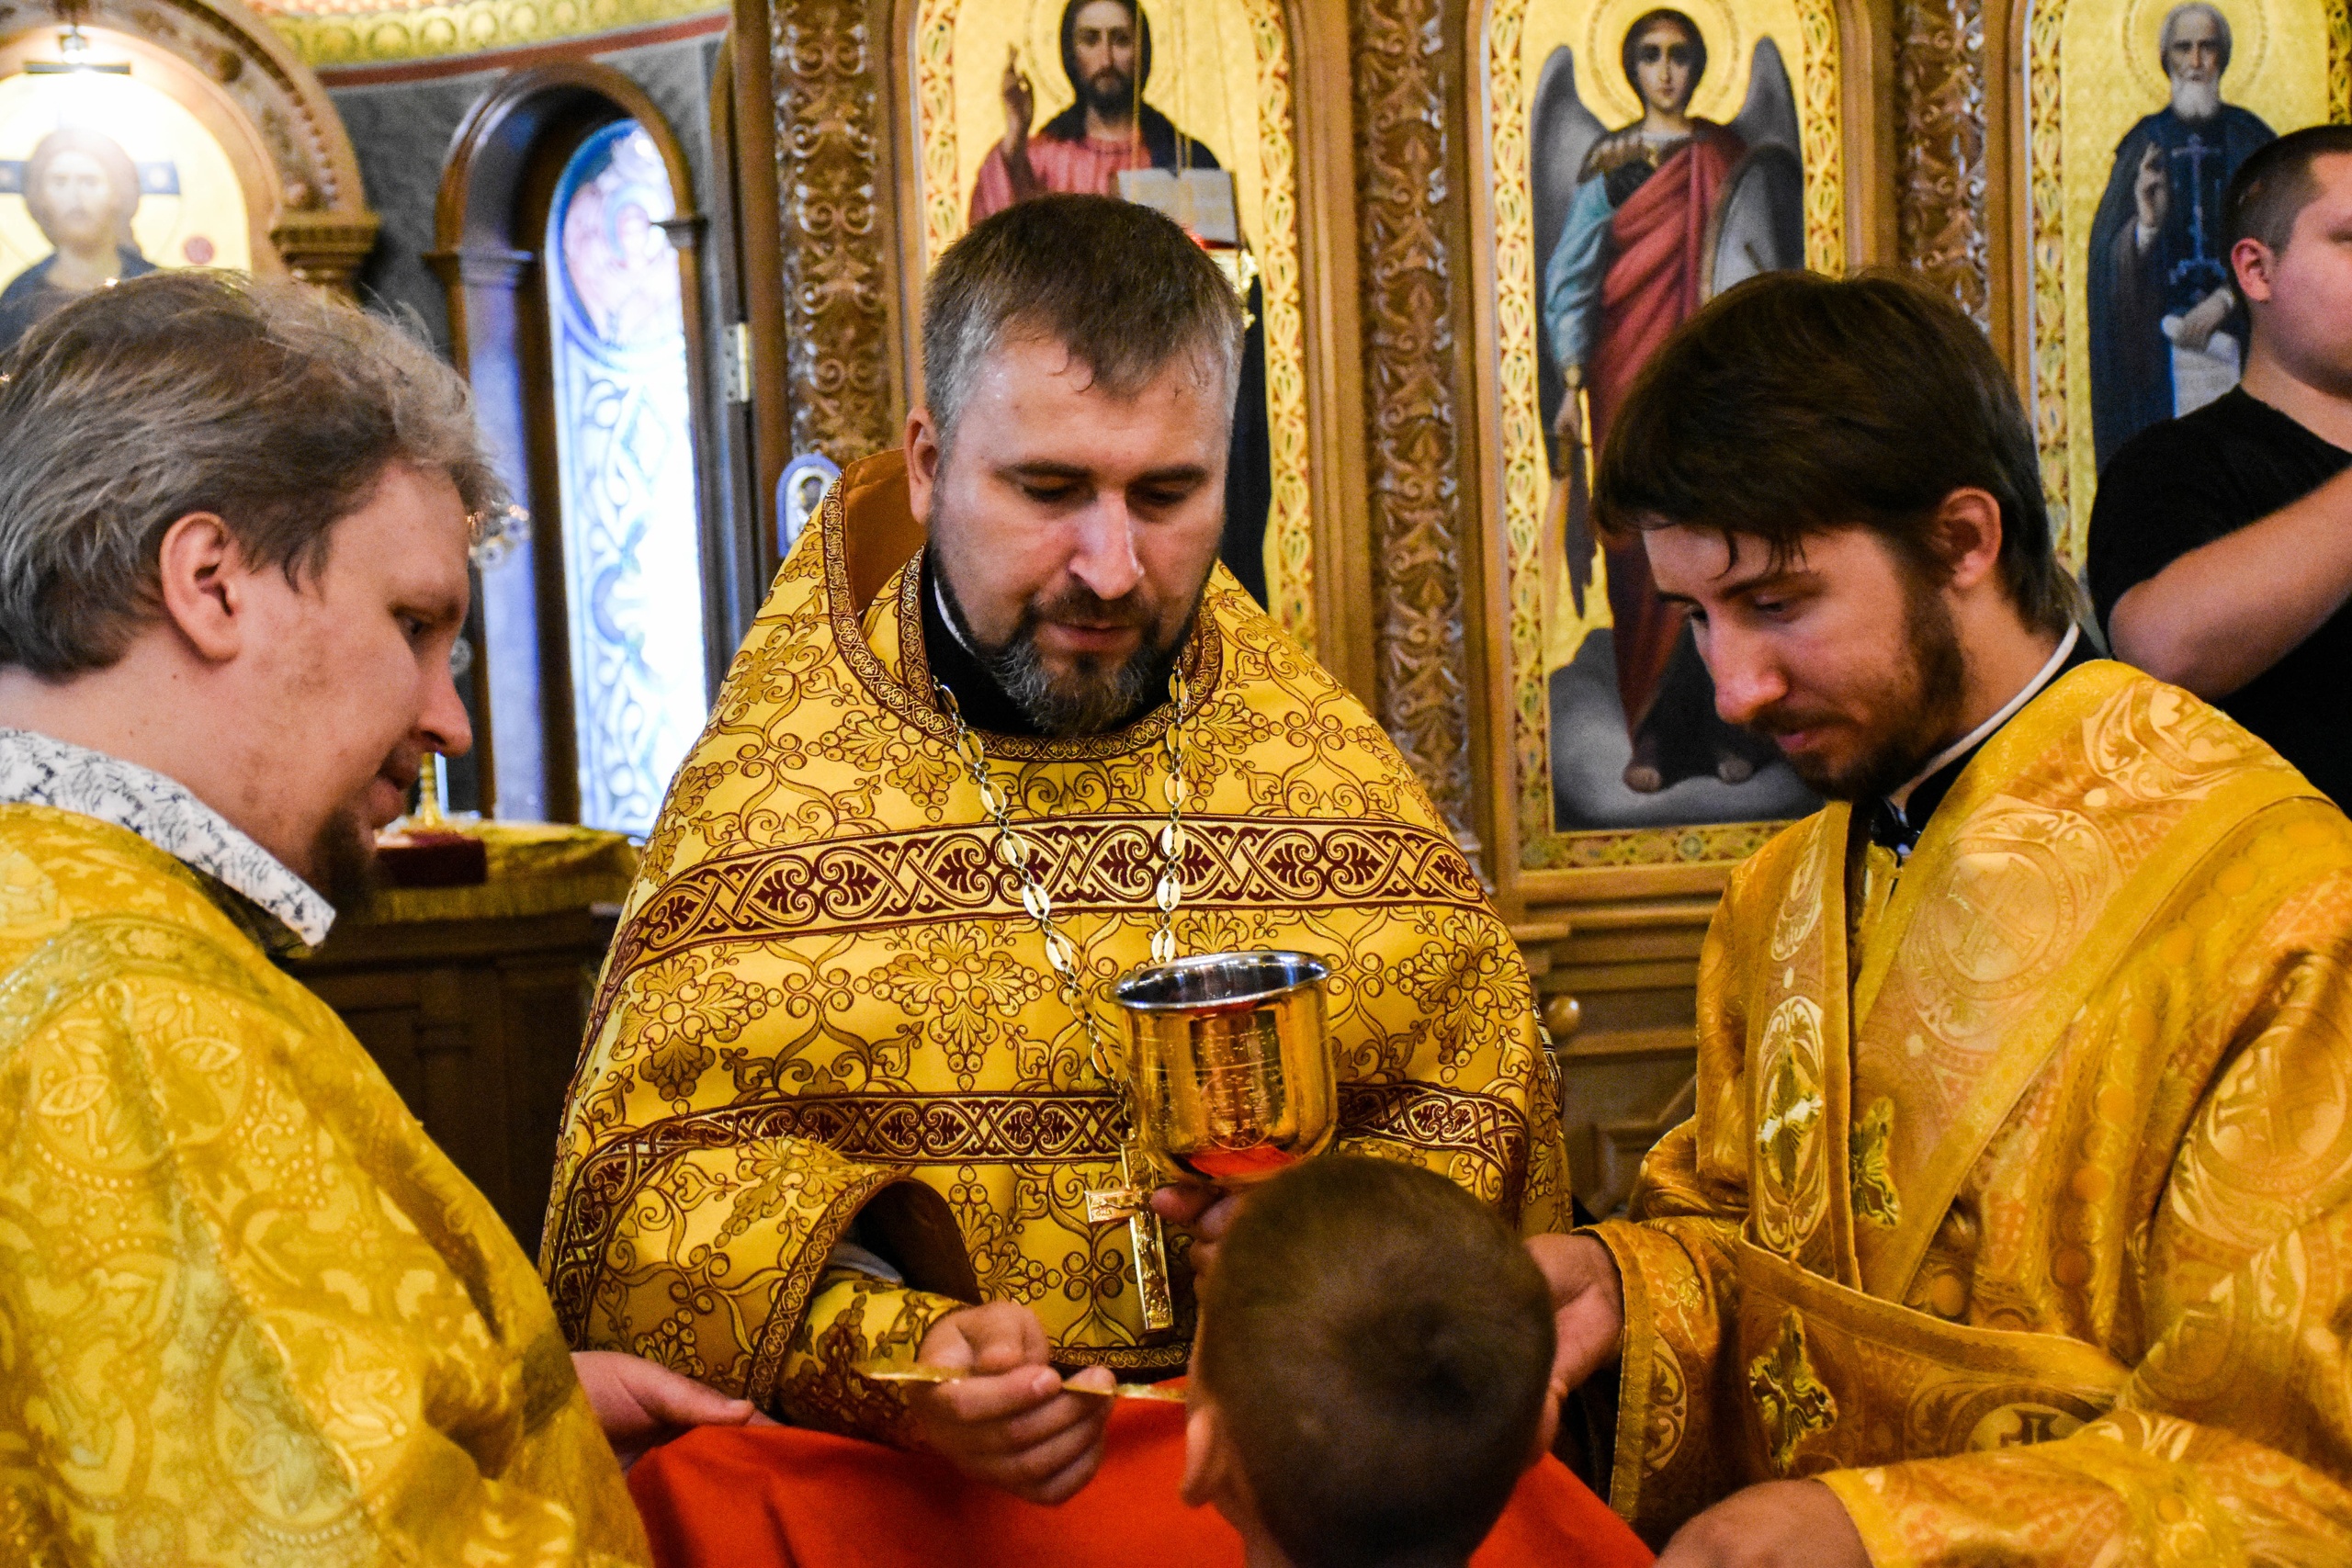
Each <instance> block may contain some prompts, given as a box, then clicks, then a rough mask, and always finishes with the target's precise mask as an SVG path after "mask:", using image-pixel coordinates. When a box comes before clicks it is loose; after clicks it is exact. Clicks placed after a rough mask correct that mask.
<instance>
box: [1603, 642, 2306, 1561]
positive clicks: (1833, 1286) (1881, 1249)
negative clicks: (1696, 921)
mask: <svg viewBox="0 0 2352 1568" xmlns="http://www.w3.org/2000/svg"><path fill="white" fill-rule="evenodd" d="M1860 838H1861V835H1860V832H1859V831H1857V830H1855V829H1854V828H1853V824H1852V822H1851V814H1850V812H1849V809H1848V808H1847V807H1843V806H1834V807H1830V808H1829V809H1827V810H1826V811H1824V812H1822V813H1821V814H1819V815H1818V816H1815V817H1814V818H1808V819H1807V820H1805V821H1804V822H1801V823H1798V824H1796V825H1795V826H1794V827H1792V828H1791V829H1788V830H1787V831H1786V832H1784V833H1782V834H1781V835H1780V837H1778V838H1776V839H1775V840H1773V841H1772V842H1771V843H1770V845H1768V846H1767V847H1766V848H1765V849H1764V850H1762V851H1761V852H1758V854H1757V856H1756V857H1755V858H1754V859H1753V860H1752V861H1750V862H1749V863H1747V864H1746V865H1744V866H1743V867H1742V868H1741V869H1740V871H1739V872H1738V874H1736V876H1735V877H1734V879H1733V882H1732V886H1731V888H1730V890H1729V892H1728V893H1727V894H1726V896H1725V898H1724V907H1723V908H1722V910H1721V911H1720V912H1719V913H1718V915H1717V917H1716V919H1715V923H1714V926H1713V930H1712V931H1710V932H1709V935H1708V940H1707V944H1706V948H1705V951H1704V953H1703V955H1702V960H1701V967H1700V991H1699V1004H1700V1015H1699V1087H1698V1107H1697V1114H1696V1115H1695V1116H1694V1117H1693V1118H1692V1120H1691V1122H1687V1123H1685V1124H1684V1125H1683V1126H1681V1127H1679V1128H1678V1129H1677V1130H1676V1131H1674V1132H1673V1133H1671V1134H1668V1136H1667V1137H1666V1139H1665V1140H1664V1141H1662V1142H1661V1143H1660V1145H1658V1147H1657V1149H1656V1150H1655V1151H1654V1152H1653V1153H1652V1154H1651V1156H1650V1157H1649V1159H1648V1161H1647V1162H1646V1163H1645V1165H1644V1167H1643V1172H1642V1178H1641V1180H1640V1182H1639V1184H1638V1185H1637V1187H1636V1189H1635V1191H1634V1199H1633V1203H1632V1211H1631V1213H1632V1217H1631V1218H1630V1219H1629V1220H1626V1221H1612V1222H1610V1223H1608V1224H1603V1225H1601V1226H1600V1227H1598V1228H1597V1232H1596V1234H1598V1235H1600V1237H1601V1239H1602V1240H1603V1241H1604V1242H1606V1243H1607V1245H1608V1246H1609V1247H1610V1249H1611V1252H1612V1253H1613V1254H1614V1255H1615V1257H1616V1258H1617V1260H1618V1264H1619V1267H1620V1269H1621V1270H1622V1271H1623V1276H1624V1280H1625V1302H1626V1337H1625V1355H1624V1362H1623V1372H1622V1374H1621V1388H1620V1399H1621V1404H1620V1419H1619V1425H1618V1437H1617V1452H1616V1463H1615V1473H1614V1477H1613V1491H1612V1499H1611V1500H1612V1501H1613V1502H1614V1503H1616V1504H1617V1506H1619V1508H1620V1510H1621V1511H1623V1512H1624V1513H1626V1514H1627V1516H1628V1517H1631V1518H1632V1519H1633V1520H1634V1523H1635V1526H1636V1528H1637V1529H1641V1530H1642V1531H1644V1533H1645V1534H1647V1535H1649V1536H1651V1537H1652V1538H1653V1539H1656V1538H1660V1537H1662V1536H1663V1535H1665V1534H1666V1533H1668V1532H1669V1531H1670V1530H1671V1529H1673V1527H1674V1526H1675V1525H1676V1524H1678V1523H1679V1522H1680V1521H1681V1520H1682V1519H1684V1518H1686V1517H1689V1516H1690V1515H1691V1514H1692V1513H1695V1512H1696V1511H1698V1510H1699V1509H1700V1508H1702V1507H1703V1506H1706V1505H1707V1504H1709V1503H1711V1502H1713V1501H1714V1500H1716V1499H1717V1498H1719V1497H1721V1496H1722V1495H1724V1494H1725V1493H1727V1492H1729V1491H1731V1490H1733V1489H1734V1488H1736V1487H1737V1486H1740V1485H1744V1484H1747V1483H1752V1482H1757V1481H1762V1480H1766V1479H1770V1478H1771V1477H1774V1476H1781V1475H1800V1476H1806V1475H1809V1476H1818V1477H1820V1478H1822V1479H1824V1480H1825V1481H1826V1482H1827V1483H1828V1484H1829V1485H1831V1486H1832V1487H1833V1488H1834V1489H1835V1490H1836V1491H1837V1493H1838V1496H1839V1498H1840V1499H1841V1500H1842V1501H1843V1502H1844V1503H1845V1505H1846V1506H1847V1508H1848V1510H1849V1513H1850V1514H1851V1515H1852V1516H1853V1517H1854V1520H1855V1523H1856V1524H1857V1526H1858V1527H1859V1528H1860V1530H1861V1533H1862V1537H1863V1539H1864V1540H1865V1542H1866V1543H1867V1544H1868V1546H1869V1548H1870V1550H1871V1561H1872V1562H1878V1563H1881V1564H1896V1563H1903V1564H1911V1563H1917V1564H1960V1563H1982V1562H2004V1563H2020V1564H2026V1563H2030V1564H2047V1565H2050V1568H2060V1565H2074V1564H2083V1565H2088V1564H2091V1563H2098V1564H2102V1565H2105V1564H2158V1563H2172V1562H2182V1563H2188V1562H2199V1563H2202V1562H2279V1563H2321V1562H2331V1563H2341V1562H2352V1378H2347V1374H2346V1356H2345V1337H2346V1335H2347V1334H2352V975H2347V969H2346V964H2347V961H2352V823H2347V822H2346V819H2345V818H2344V816H2343V814H2342V813H2341V812H2339V811H2337V810H2336V808H2335V807H2334V806H2332V805H2330V804H2329V803H2328V802H2327V801H2326V800H2324V798H2322V797H2321V796H2320V795H2318V794H2317V792H2315V791H2313V790H2312V787H2311V786H2310V785H2309V784H2306V783H2305V782H2304V781H2303V780H2302V779H2301V777H2300V776H2299V775H2298V774H2296V773H2294V771H2293V770H2292V769H2290V768H2289V767H2288V766H2287V765H2286V764H2285V763H2284V762H2283V761H2279V759H2278V756H2277V755H2276V754H2275V753H2273V752H2272V751H2271V750H2269V749H2268V748H2267V747H2266V746H2264V745H2263V744H2262V743H2261V742H2260V741H2258V740H2256V739H2254V738H2253V737H2251V736H2249V735H2247V734H2246V733H2245V731H2244V730H2242V729H2240V728H2238V727H2237V726H2236V725H2234V724H2233V723H2232V722H2231V721H2230V720H2229V719H2227V718H2225V717H2223V716H2222V715H2221V714H2220V713H2218V712H2216V711H2215V710H2214V709H2212V708H2211V707H2208V706H2207V705H2204V704H2202V703H2200V702H2199V701H2198V700H2197V699H2195V698H2194V697H2191V696H2189V695H2188V694H2187V693H2184V692H2181V691H2178V690H2177V689H2175V688H2173V687H2170V686H2165V685H2163V684H2161V683H2159V682H2155V681H2153V680H2150V679H2148V678H2147V677H2145V676H2143V675H2140V674H2137V673H2136V672H2133V671H2128V670H2126V669H2124V668H2123V667H2122V666H2120V665H2117V664H2111V663H2106V662H2098V663H2093V664H2087V665H2084V666H2082V667H2080V668H2078V669H2076V670H2075V671H2072V672H2070V673H2069V674H2067V675H2066V676H2064V677H2063V678H2062V679H2061V680H2059V681H2058V682H2055V683H2054V684H2052V687H2051V688H2050V689H2049V690H2048V691H2046V692H2044V693H2043V694H2041V696H2040V697H2038V698H2036V699H2035V700H2034V701H2033V702H2032V703H2031V704H2030V705H2028V706H2027V707H2026V708H2025V709H2024V710H2022V712H2020V713H2019V715H2018V716H2017V717H2016V718H2014V719H2012V720H2011V721H2010V722H2009V723H2008V724H2007V726H2006V727H2004V728H2002V729H2001V730H2000V731H1999V732H1998V733H1997V734H1996V736H1995V737H1994V739H1992V740H1991V741H1990V742H1989V743H1988V744H1987V745H1986V746H1985V749H1984V750H1983V751H1981V752H1980V753H1979V754H1978V755H1977V757H1976V759H1975V760H1974V761H1973V762H1972V763H1971V764H1970V765H1969V767H1968V768H1967V770H1966V771H1965V772H1964V773H1962V776H1961V778H1960V781H1959V783H1958V784H1956V785H1955V787H1954V788H1953V790H1952V793H1951V795H1950V796H1949V797H1947V799H1946V800H1945V801H1944V803H1943V805H1942V806H1941V807H1939V809H1938V811H1937V812H1936V814H1935V816H1934V818H1932V819H1931V820H1930V822H1929V824H1928V830H1927V832H1926V834H1925V835H1924V836H1923V837H1922V838H1921V840H1920V841H1919V845H1918V848H1917V851H1916V852H1914V853H1913V855H1912V856H1911V859H1910V861H1909V863H1908V864H1907V865H1905V867H1904V868H1903V870H1902V871H1901V874H1900V875H1899V877H1898V878H1896V879H1895V880H1894V884H1893V888H1892V892H1891V894H1890V893H1889V892H1888V891H1887V888H1886V886H1885V883H1884V878H1885V876H1886V874H1888V872H1889V870H1890V869H1891V868H1889V867H1886V866H1881V865H1875V864H1869V863H1865V856H1864V854H1863V853H1861V852H1860V850H1859V847H1858V845H1857V844H1856V842H1855V840H1860ZM1849 948H1850V949H1851V950H1852V953H1853V956H1852V958H1851V959H1850V961H1849ZM1849 976H1852V978H1851V980H1850V984H1849Z"/></svg>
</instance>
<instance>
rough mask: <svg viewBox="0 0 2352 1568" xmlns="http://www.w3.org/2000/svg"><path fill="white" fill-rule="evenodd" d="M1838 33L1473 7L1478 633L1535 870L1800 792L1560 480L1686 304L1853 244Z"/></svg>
mask: <svg viewBox="0 0 2352 1568" xmlns="http://www.w3.org/2000/svg"><path fill="white" fill-rule="evenodd" d="M1845 32H1846V29H1845V28H1843V27H1841V17H1840V16H1839V14H1838V11H1837V10H1836V9H1835V8H1833V5H1832V3H1831V0H1687V3H1684V4H1680V5H1678V6H1671V7H1660V6H1657V5H1655V4H1653V3H1652V0H1493V5H1492V8H1491V9H1490V10H1489V12H1488V13H1487V19H1486V28H1485V32H1484V38H1483V40H1482V41H1483V50H1484V64H1485V81H1484V85H1485V89H1486V100H1485V105H1484V118H1485V121H1486V125H1485V130H1486V141H1487V148H1486V151H1487V159H1488V170H1487V172H1488V173H1489V174H1490V175H1491V190H1492V197H1491V199H1492V207H1491V210H1490V211H1489V212H1488V213H1487V214H1486V217H1487V223H1488V226H1489V227H1490V230H1491V245H1492V251H1491V260H1492V266H1493V273H1492V284H1491V289H1492V292H1491V295H1490V297H1489V298H1490V299H1491V312H1492V313H1491V317H1490V321H1489V323H1488V325H1489V326H1490V329H1491V354H1492V359H1491V362H1490V367H1488V366H1482V369H1490V373H1491V375H1492V377H1493V379H1492V381H1491V382H1490V383H1489V384H1488V385H1487V387H1486V388H1484V389H1482V390H1484V391H1485V393H1486V401H1487V414H1488V420H1487V423H1488V429H1489V430H1490V431H1491V432H1492V434H1491V436H1490V438H1489V441H1488V446H1489V448H1490V450H1491V451H1492V452H1493V458H1492V459H1491V461H1492V463H1493V465H1494V467H1493V469H1492V471H1490V475H1489V479H1488V484H1489V485H1490V487H1491V488H1492V489H1493V490H1494V491H1495V497H1496V499H1495V501H1494V502H1491V503H1490V505H1489V508H1488V510H1489V513H1490V520H1491V525H1493V526H1494V527H1495V528H1496V531H1497V533H1498V536H1499V540H1500V544H1501V555H1502V559H1503V562H1504V570H1503V572H1502V573H1501V583H1500V587H1501V604H1499V605H1498V609H1499V610H1500V611H1501V614H1502V618H1503V631H1502V635H1501V636H1499V637H1497V638H1496V639H1495V642H1496V645H1497V646H1498V649H1499V651H1500V653H1501V656H1502V657H1501V662H1502V664H1503V666H1504V671H1503V683H1504V686H1505V691H1506V704H1505V712H1506V714H1507V722H1508V725H1509V727H1510V734H1509V764H1510V771H1509V776H1510V778H1511V779H1512V781H1513V784H1514V789H1515V799H1514V800H1513V801H1512V802H1510V803H1507V804H1506V807H1505V809H1506V810H1508V811H1510V812H1511V813H1512V814H1513V815H1515V818H1516V820H1515V822H1514V823H1513V824H1512V825H1511V826H1512V827H1513V828H1514V829H1515V837H1516V839H1517V841H1518V853H1517V856H1516V859H1517V863H1518V865H1517V869H1518V870H1519V871H1520V872H1521V873H1526V874H1532V876H1533V877H1534V878H1535V879H1536V880H1539V881H1540V880H1541V878H1542V877H1543V875H1544V874H1545V873H1548V872H1553V871H1571V872H1584V871H1600V870H1603V869H1607V868H1623V867H1631V866H1652V867H1655V866H1661V865H1691V864H1693V863H1696V864H1699V865H1721V864H1723V863H1727V862H1731V861H1736V860H1737V859H1738V858H1740V857H1741V856H1743V855H1745V854H1747V852H1749V851H1751V850H1753V849H1754V848H1755V847H1757V846H1758V844H1760V843H1761V842H1762V841H1763V840H1764V839H1765V838H1767V837H1769V836H1770V832H1771V831H1772V830H1773V829H1774V828H1775V826H1777V824H1778V822H1780V821H1782V820H1785V819H1787V818H1792V817H1795V816H1801V815H1803V814H1804V813H1805V812H1807V811H1809V810H1811V809H1812V808H1813V807H1814V805H1815V800H1814V797H1813V796H1812V795H1811V794H1810V793H1809V792H1808V791H1806V790H1805V789H1804V786H1803V785H1802V784H1800V783H1799V782H1798V781H1797V780H1796V778H1795V777H1794V775H1793V774H1792V773H1790V772H1789V771H1788V769H1787V767H1786V766H1785V764H1783V763H1781V761H1779V759H1778V757H1777V754H1775V753H1774V752H1773V751H1772V750H1771V749H1770V746H1769V744H1759V743H1758V741H1757V740H1756V739H1753V738H1751V737H1747V736H1746V735H1744V734H1741V733H1739V732H1737V731H1734V730H1731V729H1730V728H1728V727H1725V726H1723V725H1722V724H1721V722H1720V721H1719V720H1718V719H1716V718H1715V716H1714V713H1713V689H1712V686H1711V684H1710V683H1709V682H1708V680H1707V676H1706V671H1705V669H1704V666H1703V664H1702V662H1701V661H1700V660H1699V659H1698V656H1697V652H1696V649H1695V646H1694V644H1693V643H1692V640H1691V634H1690V631H1689V629H1688V627H1687V626H1684V625H1683V624H1682V620H1681V617H1680V616H1679V615H1677V614H1675V613H1674V612H1672V611H1671V610H1670V609H1668V608H1667V607H1665V606H1662V605H1661V604H1659V603H1658V601H1657V599H1656V596H1655V593H1654V592H1652V591H1650V590H1649V588H1648V585H1647V581H1646V576H1647V574H1646V570H1645V560H1644V558H1643V557H1642V555H1641V552H1640V546H1639V544H1638V543H1637V542H1634V543H1629V544H1628V545H1624V546H1614V547H1612V546H1611V545H1609V544H1608V543H1607V542H1605V541H1602V540H1600V539H1599V538H1598V537H1596V536H1595V534H1594V530H1593V529H1592V527H1591V525H1590V520H1589V514H1588V501H1589V494H1588V489H1587V485H1588V481H1589V475H1590V467H1591V460H1592V452H1593V442H1594V440H1595V438H1596V437H1600V438H1605V435H1606V429H1607V423H1608V420H1609V419H1610V417H1611V414H1612V413H1613V411H1614V409H1615V406H1616V405H1617V403H1618V402H1619V401H1620V400H1622V398H1623V394H1624V392H1625V390H1626V389H1627V388H1628V386H1629V385H1630V382H1631V380H1632V378H1633V377H1634V373H1635V372H1637V371H1638V370H1639V368H1640V367H1641V365H1642V364H1643V363H1644V362H1645V360H1646V358H1647V356H1648V355H1649V354H1651V353H1652V352H1654V351H1655V349H1656V347H1657V344H1658V343H1659V342H1660V341H1662V340H1663V339H1664V337H1665V336H1666V335H1667V333H1668V332H1670V331H1671V329H1672V327H1673V326H1674V325H1676V324H1678V323H1679V321H1682V320H1684V319H1686V318H1687V317H1688V316H1689V314H1690V313H1691V311H1692V310H1695V309H1696V308H1697V306H1698V305H1699V304H1700V303H1702V302H1703V301H1704V300H1705V299H1708V298H1712V297H1713V294H1715V293H1717V292H1720V291H1721V290H1722V289H1723V288H1728V287H1730V286H1731V285H1732V284H1734V283H1736V282H1737V281H1738V280H1739V279H1740V278H1741V277H1744V276H1752V275H1753V274H1755V273H1757V272H1760V271H1766V270H1772V269H1775V268H1780V267H1788V266H1808V267H1812V268H1815V269H1817V270H1821V271H1827V272H1842V271H1844V270H1845V269H1846V268H1847V267H1848V266H1849V265H1850V264H1851V263H1853V262H1854V261H1856V260H1858V259H1859V242H1858V241H1857V240H1856V238H1855V236H1856V235H1857V234H1859V233H1860V232H1861V231H1862V228H1863V226H1862V225H1861V224H1860V223H1858V222H1856V221H1854V220H1855V217H1856V214H1855V212H1854V211H1853V210H1852V207H1853V204H1852V202H1851V201H1850V200H1849V184H1850V183H1851V182H1852V181H1853V179H1854V178H1855V173H1856V172H1855V171H1854V170H1853V168H1852V167H1851V166H1850V164H1851V161H1852V152H1851V149H1850V148H1849V115H1848V112H1847V108H1846V105H1845V96H1846V95H1847V94H1848V93H1849V91H1853V90H1855V87H1854V85H1853V84H1852V83H1851V82H1850V81H1849V77H1850V75H1851V74H1852V73H1853V65H1852V62H1849V61H1848V60H1847V59H1846V58H1845V56H1846V54H1847V52H1848V49H1849V43H1848V39H1847V38H1846V37H1845ZM1686 122H1687V123H1686ZM1482 259H1484V258H1482ZM1629 714H1630V715H1631V719H1630V721H1629V717H1628V715H1629ZM1531 897H1532V893H1531Z"/></svg>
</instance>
